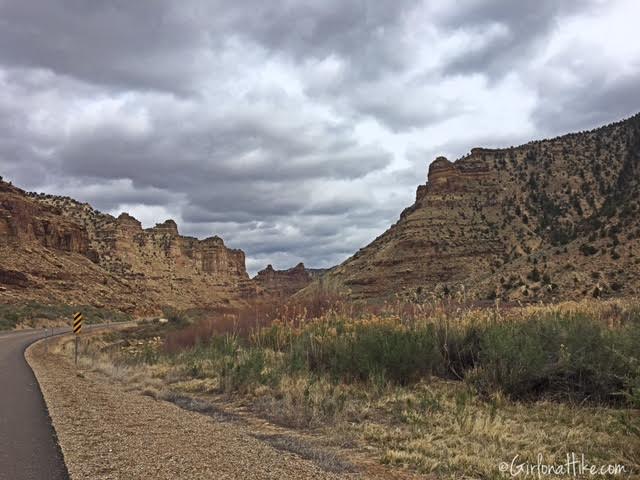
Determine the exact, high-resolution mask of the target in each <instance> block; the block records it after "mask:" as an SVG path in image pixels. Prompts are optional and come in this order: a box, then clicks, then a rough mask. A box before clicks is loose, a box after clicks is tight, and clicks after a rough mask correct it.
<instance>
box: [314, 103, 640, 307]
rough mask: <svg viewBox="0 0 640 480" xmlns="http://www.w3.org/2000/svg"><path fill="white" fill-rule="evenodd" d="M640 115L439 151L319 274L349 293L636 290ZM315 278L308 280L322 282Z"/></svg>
mask: <svg viewBox="0 0 640 480" xmlns="http://www.w3.org/2000/svg"><path fill="white" fill-rule="evenodd" d="M639 238H640V115H636V116H634V117H632V118H630V119H627V120H625V121H622V122H618V123H615V124H611V125H608V126H606V127H602V128H599V129H596V130H592V131H589V132H581V133H576V134H569V135H565V136H562V137H558V138H555V139H551V140H543V141H535V142H530V143H528V144H526V145H522V146H519V147H515V148H514V147H512V148H506V149H484V148H475V149H473V150H472V151H471V153H470V154H469V155H467V156H466V157H464V158H461V159H459V160H457V161H455V162H449V161H448V160H447V159H445V158H443V157H439V158H437V159H436V160H435V161H434V162H432V163H431V165H430V167H429V173H428V180H427V183H426V184H425V185H421V186H419V187H418V190H417V195H416V201H415V203H414V204H413V205H412V206H411V207H409V208H407V209H406V210H405V211H404V212H402V214H401V216H400V220H399V221H398V222H397V223H396V224H395V225H393V226H392V227H391V228H390V229H389V230H387V231H386V232H385V233H384V234H382V235H381V236H380V237H378V238H377V239H376V240H374V241H373V242H372V243H371V244H370V245H368V246H366V247H365V248H363V249H361V250H360V251H358V252H357V253H356V254H355V255H354V256H353V257H351V258H349V259H348V260H347V261H345V262H344V263H343V264H341V265H340V266H338V267H336V268H334V269H333V270H331V271H330V272H328V273H327V274H326V275H325V276H324V277H323V279H322V283H325V284H331V285H337V286H339V287H341V288H346V289H348V291H350V292H351V295H352V296H353V297H354V298H358V299H385V298H389V297H391V296H394V295H402V296H415V295H430V294H432V293H433V294H436V295H441V294H447V293H450V294H454V293H455V294H462V293H463V292H464V295H466V296H467V297H469V296H470V297H474V298H478V299H487V298H494V297H495V296H496V295H497V296H500V297H502V298H505V299H511V300H513V299H523V300H524V299H545V300H551V299H553V298H576V297H582V296H599V295H603V296H604V295H612V294H637V293H639V292H640V240H639ZM318 284H319V283H316V284H313V285H311V286H310V287H308V288H307V290H306V292H307V293H308V292H309V291H310V290H312V289H314V288H318Z"/></svg>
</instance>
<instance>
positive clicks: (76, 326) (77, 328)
mask: <svg viewBox="0 0 640 480" xmlns="http://www.w3.org/2000/svg"><path fill="white" fill-rule="evenodd" d="M83 323H84V317H83V316H82V313H81V312H77V313H74V314H73V333H74V334H75V336H76V349H75V358H76V367H77V366H78V339H79V338H80V332H81V331H82V324H83Z"/></svg>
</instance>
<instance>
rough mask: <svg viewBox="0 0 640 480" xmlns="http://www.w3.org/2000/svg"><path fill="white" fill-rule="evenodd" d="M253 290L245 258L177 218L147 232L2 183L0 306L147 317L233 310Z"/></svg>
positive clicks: (123, 219) (125, 219)
mask: <svg viewBox="0 0 640 480" xmlns="http://www.w3.org/2000/svg"><path fill="white" fill-rule="evenodd" d="M255 291H256V287H255V285H254V283H253V282H251V280H250V279H249V276H248V275H247V272H246V270H245V257H244V253H243V252H242V251H241V250H234V249H230V248H227V247H226V246H225V245H224V242H223V241H222V239H221V238H219V237H215V236H214V237H210V238H207V239H205V240H198V239H196V238H192V237H185V236H182V235H180V234H179V233H178V228H177V225H176V223H175V222H174V221H173V220H167V221H166V222H164V223H161V224H158V225H156V226H155V227H153V228H147V229H143V228H142V226H141V224H140V222H139V221H137V220H136V219H135V218H133V217H131V216H130V215H128V214H126V213H123V214H121V215H120V216H119V217H118V218H115V217H113V216H111V215H106V214H103V213H100V212H98V211H97V210H94V209H93V208H92V207H91V206H89V205H88V204H83V203H79V202H77V201H75V200H72V199H70V198H68V197H57V196H51V195H44V194H32V193H26V192H24V191H23V190H21V189H19V188H16V187H14V186H12V185H11V184H10V183H7V182H0V303H3V304H12V303H24V302H27V301H31V302H38V303H44V304H61V303H64V304H67V303H71V304H80V305H92V306H94V307H96V308H108V309H117V310H121V311H125V312H127V313H132V314H135V315H144V314H149V313H158V312H159V311H160V309H161V307H165V306H171V307H175V308H194V307H201V308H219V307H229V306H236V305H240V304H243V303H244V302H245V301H246V299H247V298H250V297H252V296H253V295H255Z"/></svg>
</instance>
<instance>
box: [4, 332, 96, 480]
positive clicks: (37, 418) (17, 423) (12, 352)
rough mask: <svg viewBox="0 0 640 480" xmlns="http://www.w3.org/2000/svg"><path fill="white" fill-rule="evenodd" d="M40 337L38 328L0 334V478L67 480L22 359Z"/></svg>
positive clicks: (35, 385) (39, 398) (44, 409)
mask: <svg viewBox="0 0 640 480" xmlns="http://www.w3.org/2000/svg"><path fill="white" fill-rule="evenodd" d="M84 328H85V329H87V326H85V327H84ZM89 328H93V326H92V327H89ZM70 331H71V330H70V329H69V328H68V327H64V328H54V329H53V331H52V330H51V329H49V330H48V332H47V333H48V334H51V333H53V334H60V333H67V332H70ZM44 336H45V330H44V329H41V330H23V331H18V332H7V333H1V334H0V480H66V479H68V478H69V475H68V473H67V467H66V466H65V464H64V460H63V458H62V453H61V451H60V448H59V447H58V443H57V441H56V436H55V431H54V429H53V426H52V425H51V419H50V418H49V414H48V412H47V407H46V405H45V403H44V399H43V398H42V393H41V392H40V387H39V386H38V382H37V381H36V378H35V376H34V375H33V372H32V371H31V368H30V367H29V365H28V364H27V361H26V360H25V358H24V351H25V349H26V348H27V347H28V346H29V345H30V344H32V343H33V342H35V341H36V340H39V339H40V338H43V337H44Z"/></svg>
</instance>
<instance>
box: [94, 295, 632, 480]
mask: <svg viewBox="0 0 640 480" xmlns="http://www.w3.org/2000/svg"><path fill="white" fill-rule="evenodd" d="M637 305H638V303H637V302H636V301H634V300H614V301H607V302H602V301H582V302H564V303H561V304H556V305H529V306H522V307H518V308H509V309H503V308H500V306H496V308H486V309H465V308H459V309H453V310H451V309H446V308H444V307H443V306H442V305H439V304H433V305H422V306H418V307H417V311H416V312H413V315H412V316H411V317H407V316H404V315H402V312H400V311H397V312H394V311H393V306H390V308H389V310H388V311H386V312H385V313H384V315H380V314H378V315H365V316H364V317H362V318H360V319H357V320H348V321H346V322H345V325H343V326H342V327H341V328H343V330H342V331H341V332H338V331H337V330H336V327H335V324H332V323H331V322H326V321H325V319H319V320H316V321H313V322H310V323H309V324H306V325H300V324H299V323H297V324H296V323H295V322H292V324H287V322H284V321H283V322H276V326H278V327H285V326H287V327H290V328H277V329H275V331H274V332H275V335H278V336H279V337H277V338H275V339H273V338H271V340H270V342H271V344H273V342H275V343H276V345H279V346H280V347H282V348H283V349H286V346H287V345H289V344H290V342H291V341H292V340H291V336H292V335H293V336H296V335H300V334H302V332H303V331H304V330H305V329H306V328H312V329H313V332H314V337H313V339H314V340H313V343H312V348H322V345H323V344H324V343H325V342H328V341H330V340H331V339H332V338H335V337H336V336H337V335H351V334H353V331H354V328H355V326H356V325H374V326H377V325H383V326H390V327H392V328H393V329H398V330H404V329H407V328H409V326H410V325H409V324H410V323H411V322H425V323H429V322H441V323H440V325H442V322H444V323H445V325H449V326H450V327H451V328H452V329H459V328H464V327H465V326H469V325H477V324H492V323H496V322H520V321H522V322H526V321H528V320H529V319H531V318H534V317H536V316H540V315H545V316H556V315H557V316H561V315H565V314H575V313H581V314H585V315H588V316H590V317H591V318H594V319H597V320H600V321H602V322H604V323H606V324H607V325H608V326H609V327H610V328H616V326H617V325H619V324H620V323H623V321H624V319H625V318H627V317H628V315H629V314H630V312H633V311H634V309H636V308H637ZM328 315H329V316H331V315H332V313H331V312H329V314H328ZM261 341H263V340H261V337H260V335H257V334H256V335H255V336H254V342H256V343H257V344H258V345H260V342H261ZM157 344H158V342H157V340H156V339H154V338H150V339H149V342H148V345H147V346H149V345H156V346H157ZM105 346H106V344H105V343H104V342H103V341H102V340H100V339H97V340H95V341H93V343H92V345H90V346H89V347H88V351H87V352H86V354H85V355H84V356H83V357H82V359H81V362H83V365H84V366H86V367H87V368H93V369H94V370H96V371H100V372H102V373H104V374H105V375H107V376H108V377H110V378H113V379H114V380H116V381H119V382H125V383H128V384H129V385H130V387H129V388H132V389H137V390H138V391H140V392H142V393H143V394H145V395H149V396H154V397H159V396H162V395H164V394H166V392H167V391H168V390H170V391H173V392H178V393H181V394H187V395H197V396H199V397H202V396H205V398H206V396H207V395H209V396H211V397H212V398H213V397H214V396H215V398H216V400H217V401H219V400H220V399H221V398H222V399H224V400H225V401H226V402H228V404H229V405H230V406H238V405H242V406H243V407H244V408H248V409H250V410H251V411H252V412H254V413H255V414H257V415H259V416H262V417H264V418H267V419H269V420H271V421H272V422H274V423H278V424H281V425H287V426H289V427H295V428H301V429H305V430H308V429H312V430H313V431H314V432H315V433H316V434H319V435H321V436H322V437H323V438H325V439H326V441H327V442H330V443H332V444H333V445H349V446H351V447H352V448H355V449H358V450H359V451H364V452H367V455H369V456H371V457H373V458H376V459H377V460H378V461H380V462H382V463H384V464H387V465H391V466H394V467H400V468H407V469H410V470H414V471H418V472H421V473H433V474H435V475H437V476H438V477H439V478H497V477H499V476H500V471H499V466H500V463H501V462H510V461H511V460H512V459H513V458H514V457H515V456H516V455H518V456H519V458H520V461H521V462H530V463H533V464H535V463H536V462H537V459H538V456H539V455H541V458H543V459H544V462H545V463H548V464H557V463H562V462H563V461H564V460H565V457H566V455H567V454H572V453H575V454H576V455H584V456H585V459H586V460H587V461H588V462H589V463H590V464H593V465H609V464H611V465H614V464H621V465H623V466H624V467H625V468H626V469H627V472H630V471H631V472H635V474H638V473H640V436H639V435H638V434H637V433H635V434H634V433H633V431H632V426H633V425H634V424H635V425H637V424H638V423H639V422H640V418H639V413H638V411H637V410H631V409H624V408H612V407H604V406H594V405H589V404H576V403H571V402H551V401H530V402H517V401H513V400H509V399H508V398H507V397H506V396H504V395H502V394H500V393H499V392H497V393H494V394H492V395H491V396H490V397H486V396H479V395H477V394H476V393H474V391H473V390H472V389H471V388H470V387H469V386H467V385H466V384H465V383H463V382H457V381H447V380H442V379H437V378H425V379H423V380H422V381H421V382H419V383H417V384H413V385H410V386H399V385H394V384H390V383H387V382H384V381H382V382H378V383H376V382H365V383H362V382H361V383H359V382H355V383H350V384H346V383H341V382H335V381H332V380H330V379H329V378H327V377H326V376H322V375H320V376H318V375H309V374H308V372H307V373H304V372H303V373H297V374H293V373H292V374H283V373H282V372H279V373H278V375H277V376H275V377H274V379H273V381H270V382H267V383H260V382H256V383H247V384H243V385H242V386H241V387H240V388H236V389H225V385H224V382H225V381H226V380H225V378H224V377H223V376H221V375H220V371H219V370H218V369H219V368H220V364H219V363H217V361H215V359H214V358H213V357H207V355H206V354H203V355H201V356H198V357H193V356H192V357H189V356H178V357H175V356H173V357H162V356H160V357H159V358H158V359H157V361H155V362H154V363H152V364H144V363H131V364H126V363H123V356H122V355H123V352H124V354H125V356H124V359H126V358H127V356H126V355H127V354H126V350H125V349H121V350H119V351H118V350H115V351H109V350H105V349H104V347H105ZM147 346H145V345H141V346H136V347H135V348H137V349H138V350H137V351H136V353H135V355H138V354H139V353H140V352H141V351H143V350H144V348H147ZM129 353H130V352H129ZM243 355H246V352H244V351H240V352H239V353H238V354H237V358H240V359H241V358H242V356H243ZM264 355H265V361H264V367H263V370H262V371H261V372H260V373H261V374H262V375H263V376H265V377H269V376H270V374H271V373H272V372H271V370H270V369H273V368H275V367H274V366H275V365H277V363H278V362H279V361H282V358H283V353H282V352H278V351H274V350H271V349H268V348H266V346H265V347H264ZM220 391H225V392H226V393H225V395H224V396H223V397H221V396H220V395H219V393H220ZM630 425H631V427H630Z"/></svg>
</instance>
